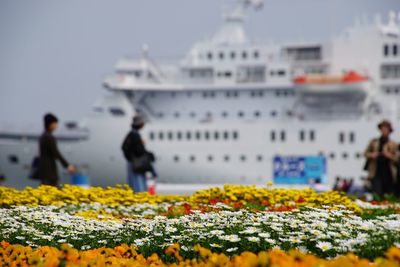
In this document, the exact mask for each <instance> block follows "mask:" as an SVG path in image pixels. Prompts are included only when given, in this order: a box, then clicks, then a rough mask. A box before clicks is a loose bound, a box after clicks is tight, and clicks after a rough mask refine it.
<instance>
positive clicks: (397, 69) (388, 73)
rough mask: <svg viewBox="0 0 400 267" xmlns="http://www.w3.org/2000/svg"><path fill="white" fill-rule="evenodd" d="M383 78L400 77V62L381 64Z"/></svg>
mask: <svg viewBox="0 0 400 267" xmlns="http://www.w3.org/2000/svg"><path fill="white" fill-rule="evenodd" d="M381 78H382V79H397V78H400V64H385V65H382V66H381Z"/></svg>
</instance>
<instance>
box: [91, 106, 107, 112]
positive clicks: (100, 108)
mask: <svg viewBox="0 0 400 267" xmlns="http://www.w3.org/2000/svg"><path fill="white" fill-rule="evenodd" d="M93 111H94V112H98V113H102V112H103V111H104V109H103V108H102V107H94V108H93Z"/></svg>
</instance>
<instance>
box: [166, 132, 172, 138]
mask: <svg viewBox="0 0 400 267" xmlns="http://www.w3.org/2000/svg"><path fill="white" fill-rule="evenodd" d="M167 135H168V139H169V140H172V139H173V133H172V132H168V134H167Z"/></svg>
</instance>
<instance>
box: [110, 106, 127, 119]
mask: <svg viewBox="0 0 400 267" xmlns="http://www.w3.org/2000/svg"><path fill="white" fill-rule="evenodd" d="M109 111H110V113H111V115H113V116H117V117H121V116H125V111H124V110H123V109H122V108H116V107H111V108H110V109H109Z"/></svg>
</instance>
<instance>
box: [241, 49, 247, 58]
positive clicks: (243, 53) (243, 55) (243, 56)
mask: <svg viewBox="0 0 400 267" xmlns="http://www.w3.org/2000/svg"><path fill="white" fill-rule="evenodd" d="M242 58H243V59H246V58H247V52H246V51H243V52H242Z"/></svg>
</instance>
